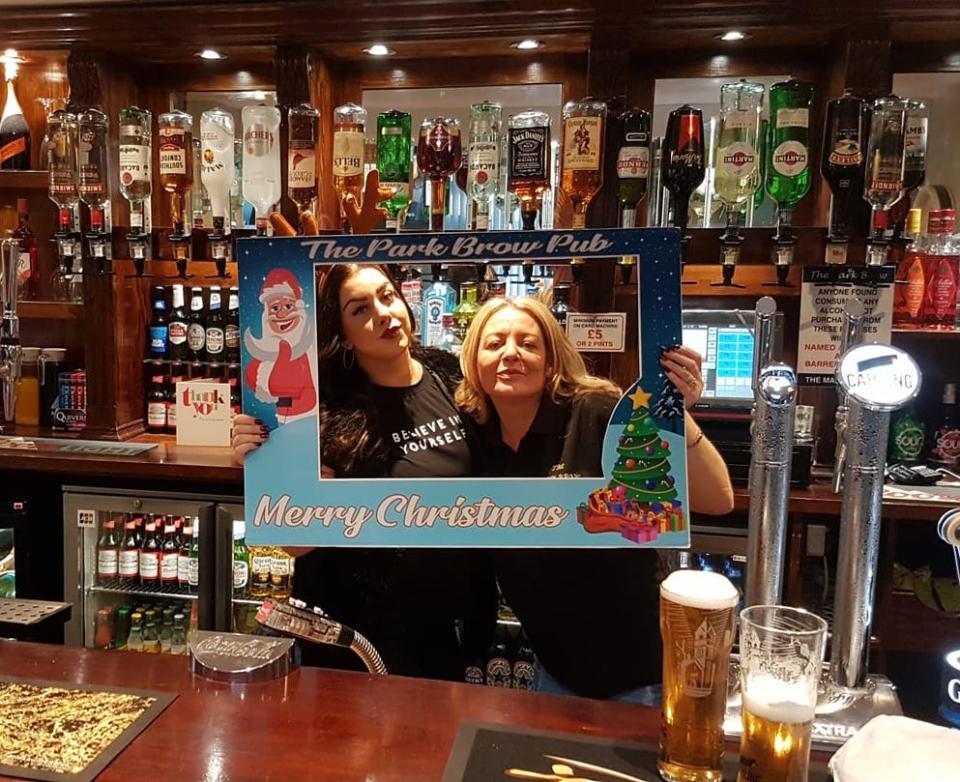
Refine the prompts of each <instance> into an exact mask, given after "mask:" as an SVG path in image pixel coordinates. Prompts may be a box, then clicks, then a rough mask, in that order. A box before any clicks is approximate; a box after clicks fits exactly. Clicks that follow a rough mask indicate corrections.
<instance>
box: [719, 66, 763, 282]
mask: <svg viewBox="0 0 960 782" xmlns="http://www.w3.org/2000/svg"><path fill="white" fill-rule="evenodd" d="M763 93H764V88H763V85H762V84H755V83H754V82H749V81H746V80H743V79H741V80H740V81H738V82H732V83H730V84H724V85H722V86H721V87H720V127H719V131H718V140H717V150H716V161H715V163H716V165H715V166H714V170H715V173H714V176H715V191H716V194H717V199H718V200H719V201H720V203H722V204H723V206H724V208H725V211H726V217H727V227H726V230H725V231H724V234H723V237H722V243H723V251H722V253H723V255H722V266H723V283H724V284H725V285H730V284H732V282H733V273H734V269H735V268H736V264H737V261H739V260H740V244H741V243H742V241H743V238H742V237H741V235H740V225H741V224H742V222H743V220H742V218H743V211H744V209H745V208H746V206H747V202H748V201H750V200H751V199H752V198H753V194H754V193H756V192H757V188H759V187H760V153H759V150H758V147H759V137H760V109H761V107H762V106H763Z"/></svg>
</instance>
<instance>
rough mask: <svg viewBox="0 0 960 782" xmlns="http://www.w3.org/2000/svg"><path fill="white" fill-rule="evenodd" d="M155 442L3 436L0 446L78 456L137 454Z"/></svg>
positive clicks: (147, 449) (149, 447) (148, 448)
mask: <svg viewBox="0 0 960 782" xmlns="http://www.w3.org/2000/svg"><path fill="white" fill-rule="evenodd" d="M156 447H157V444H156V443H118V442H112V441H106V440H70V439H67V438H65V437H64V438H59V437H4V436H0V448H3V449H11V450H17V451H34V452H41V453H57V454H77V455H79V456H139V455H140V454H142V453H146V452H147V451H149V450H150V449H151V448H156Z"/></svg>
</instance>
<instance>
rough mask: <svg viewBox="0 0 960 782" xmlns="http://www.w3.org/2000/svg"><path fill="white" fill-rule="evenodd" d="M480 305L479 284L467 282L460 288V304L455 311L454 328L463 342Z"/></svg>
mask: <svg viewBox="0 0 960 782" xmlns="http://www.w3.org/2000/svg"><path fill="white" fill-rule="evenodd" d="M478 309H480V305H479V304H478V303H477V284H476V283H475V282H465V283H463V285H461V286H460V303H459V304H458V305H457V306H456V307H454V309H453V328H454V332H455V333H456V336H457V338H458V339H459V340H460V342H463V339H464V337H466V336H467V329H468V328H470V324H471V323H472V322H473V318H474V317H475V316H476V314H477V310H478Z"/></svg>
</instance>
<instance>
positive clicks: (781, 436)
mask: <svg viewBox="0 0 960 782" xmlns="http://www.w3.org/2000/svg"><path fill="white" fill-rule="evenodd" d="M779 326H780V322H778V319H777V305H776V302H775V301H774V300H773V299H772V298H771V297H769V296H764V297H763V298H762V299H760V300H759V301H758V302H757V305H756V311H755V315H754V327H753V330H754V335H753V338H754V342H753V345H754V347H753V378H754V379H753V393H754V404H753V421H752V423H751V425H750V432H751V441H752V448H751V457H750V477H749V486H750V510H749V515H748V524H747V580H746V585H745V603H746V605H747V606H751V605H775V604H778V603H780V602H781V596H782V592H783V582H782V574H783V560H784V555H785V553H786V540H787V512H788V503H789V499H790V470H791V466H792V460H793V421H794V417H795V415H796V409H797V376H796V373H795V372H794V370H793V368H792V367H790V366H789V365H787V364H784V363H783V362H781V361H779V360H777V358H776V355H777V352H778V349H777V346H778V344H780V342H781V340H780V328H779ZM739 668H740V666H739V658H738V657H734V659H733V660H731V664H730V679H729V689H728V692H729V695H728V698H727V710H726V714H725V716H724V722H723V730H724V733H725V734H726V735H727V736H739V735H740V733H741V732H742V731H743V725H742V721H741V714H740V709H741V701H740V683H739Z"/></svg>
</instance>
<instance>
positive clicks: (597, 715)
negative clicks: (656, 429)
mask: <svg viewBox="0 0 960 782" xmlns="http://www.w3.org/2000/svg"><path fill="white" fill-rule="evenodd" d="M652 642H654V643H656V642H657V641H656V640H655V639H654V640H653V641H652ZM4 675H6V676H17V677H23V678H37V679H50V680H55V681H60V682H66V683H71V682H74V683H86V684H100V685H109V686H115V687H130V688H138V689H147V690H163V691H167V692H175V693H177V695H178V697H177V699H176V700H175V701H174V702H173V703H172V704H171V705H170V706H169V707H168V708H167V709H166V710H165V711H164V712H163V713H162V714H161V715H160V716H159V717H158V718H157V719H156V720H155V721H154V722H153V723H152V724H151V725H150V726H148V727H147V729H146V730H145V731H144V732H143V733H141V734H140V735H139V736H138V737H137V738H136V739H135V740H134V741H133V742H132V743H131V744H130V745H129V746H128V747H127V748H126V749H124V751H123V752H122V753H121V754H120V755H119V756H118V757H117V758H116V759H115V760H114V761H113V762H112V763H111V764H110V765H109V766H107V768H106V769H105V770H104V771H103V773H102V774H101V775H100V776H98V777H97V779H98V782H101V781H102V782H110V780H123V781H124V782H126V780H133V779H136V780H140V781H141V782H148V781H149V780H170V779H182V780H211V781H212V780H218V781H219V780H231V781H234V780H257V781H258V782H262V780H266V779H273V780H300V779H310V780H316V781H317V782H321V781H323V780H330V781H331V782H333V781H334V780H336V782H354V781H356V782H361V781H362V780H367V781H368V782H373V780H376V782H434V781H435V780H440V779H441V777H442V776H443V770H444V767H445V765H446V760H447V755H448V753H449V752H450V749H451V747H452V746H453V741H454V738H455V736H456V734H457V729H458V726H459V725H460V722H461V721H462V720H482V721H486V722H499V723H505V724H511V725H522V726H529V727H531V728H539V729H543V730H556V731H562V732H567V733H578V734H581V735H590V736H606V737H612V738H623V739H629V740H637V741H648V742H653V743H655V742H656V741H657V738H658V735H659V725H660V714H659V710H658V709H655V708H647V707H642V706H634V705H630V704H623V703H608V702H602V701H591V700H586V699H582V698H565V697H558V696H553V695H538V694H534V693H528V692H516V691H511V690H503V689H495V688H492V687H480V686H476V685H468V684H450V683H447V682H436V681H428V680H423V679H408V678H405V677H399V676H389V677H376V676H367V675H364V674H359V673H347V672H340V671H330V670H324V669H319V668H300V669H299V670H298V671H296V672H294V673H293V674H292V675H290V676H289V677H287V678H286V679H285V680H284V679H282V680H278V681H274V682H268V683H262V684H244V685H234V686H231V685H228V684H222V683H217V682H211V681H207V680H206V679H202V678H200V677H195V676H193V675H192V674H191V673H190V670H189V658H188V657H169V656H165V655H164V656H161V655H140V654H127V653H124V652H116V651H109V652H108V651H94V650H89V649H78V648H71V647H62V646H47V645H42V644H28V643H16V642H0V677H2V676H4ZM2 778H3V779H7V777H2Z"/></svg>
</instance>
